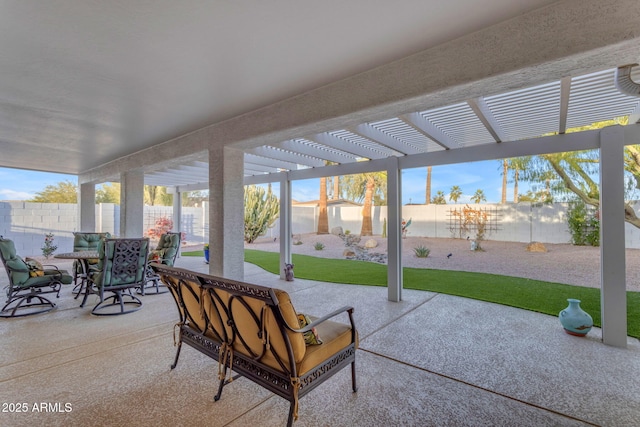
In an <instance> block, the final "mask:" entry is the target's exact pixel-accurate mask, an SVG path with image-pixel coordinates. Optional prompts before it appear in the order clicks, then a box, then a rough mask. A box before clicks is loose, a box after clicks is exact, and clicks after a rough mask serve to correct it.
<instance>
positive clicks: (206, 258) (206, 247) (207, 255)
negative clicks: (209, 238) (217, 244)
mask: <svg viewBox="0 0 640 427" xmlns="http://www.w3.org/2000/svg"><path fill="white" fill-rule="evenodd" d="M204 262H206V263H207V264H209V244H208V243H205V245H204Z"/></svg>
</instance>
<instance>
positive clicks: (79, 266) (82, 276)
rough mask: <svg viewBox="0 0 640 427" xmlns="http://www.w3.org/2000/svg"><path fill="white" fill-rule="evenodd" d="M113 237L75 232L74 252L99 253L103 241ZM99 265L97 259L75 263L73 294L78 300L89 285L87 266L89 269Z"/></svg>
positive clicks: (106, 234)
mask: <svg viewBox="0 0 640 427" xmlns="http://www.w3.org/2000/svg"><path fill="white" fill-rule="evenodd" d="M109 237H111V233H108V232H105V233H89V232H81V231H78V232H75V233H73V251H74V252H80V251H97V250H98V246H99V245H100V242H101V241H102V239H108V238H109ZM96 264H98V260H97V259H90V260H87V261H86V262H82V261H80V260H75V261H73V285H74V287H73V291H72V292H73V293H74V294H75V297H76V298H78V297H79V296H80V295H82V294H83V290H84V287H85V286H86V284H87V274H88V273H89V272H88V271H85V266H88V267H89V268H91V267H93V266H95V265H96Z"/></svg>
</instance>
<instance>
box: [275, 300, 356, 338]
mask: <svg viewBox="0 0 640 427" xmlns="http://www.w3.org/2000/svg"><path fill="white" fill-rule="evenodd" d="M345 312H346V313H348V314H349V321H350V322H351V329H355V327H356V326H355V323H354V322H353V307H348V306H345V307H341V308H339V309H337V310H335V311H333V312H331V313H329V314H327V315H325V316H322V317H320V318H318V319H316V320H314V321H313V322H311V323H309V324H308V325H307V326H305V327H304V328H292V327H291V326H289V325H288V324H286V323H287V322H285V325H286V327H287V329H289V330H290V331H292V332H299V333H304V332H308V331H310V330H311V329H312V328H315V327H316V326H318V325H319V324H320V323H322V322H324V321H326V320H329V319H331V318H332V317H335V316H337V315H338V314H342V313H345Z"/></svg>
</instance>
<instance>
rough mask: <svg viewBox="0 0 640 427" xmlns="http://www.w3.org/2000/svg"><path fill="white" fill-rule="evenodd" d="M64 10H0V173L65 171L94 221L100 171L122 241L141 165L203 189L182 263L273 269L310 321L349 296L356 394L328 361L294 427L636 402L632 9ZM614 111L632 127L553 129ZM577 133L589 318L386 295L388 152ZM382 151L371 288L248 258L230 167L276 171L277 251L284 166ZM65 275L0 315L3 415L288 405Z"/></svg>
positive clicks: (565, 416) (377, 163)
mask: <svg viewBox="0 0 640 427" xmlns="http://www.w3.org/2000/svg"><path fill="white" fill-rule="evenodd" d="M62 3H64V6H65V7H57V6H56V5H54V4H53V2H52V3H46V4H43V3H42V2H35V1H34V2H31V1H20V2H14V3H13V4H11V5H8V6H7V10H6V11H5V12H6V13H3V14H2V18H0V19H2V20H3V23H4V24H5V25H3V26H2V30H0V35H2V36H3V37H2V38H0V39H1V40H2V42H1V44H0V48H1V49H2V53H3V54H2V55H0V64H1V65H2V67H1V68H2V69H3V86H2V89H0V101H1V103H0V108H1V109H0V112H2V115H0V132H1V134H0V150H2V155H1V156H0V166H2V167H10V168H22V169H32V170H41V171H49V172H60V173H69V174H74V175H77V176H78V183H79V188H80V195H79V211H80V223H79V224H78V229H79V230H82V231H94V230H95V228H96V218H95V194H96V185H98V184H100V183H104V182H120V184H121V190H122V191H121V214H120V229H121V230H122V234H123V237H136V236H140V235H142V233H143V227H142V208H143V197H142V194H143V191H144V185H145V184H153V185H167V186H170V187H171V188H173V191H174V193H175V194H176V195H177V196H179V195H180V194H181V193H182V192H184V191H190V190H197V189H208V190H209V194H210V203H211V209H210V214H209V221H208V222H209V235H210V236H211V238H210V244H211V248H212V251H211V263H210V264H209V265H208V266H207V265H204V264H202V262H201V260H198V259H190V258H186V257H183V258H180V259H179V262H178V265H179V266H183V267H186V268H192V269H200V270H202V269H205V270H206V271H208V272H210V273H211V274H214V275H220V276H224V277H228V278H232V279H237V280H245V281H252V282H257V283H260V284H263V285H268V286H271V285H273V286H275V287H279V288H284V289H285V290H287V291H288V292H290V294H291V295H292V298H293V300H294V303H295V305H296V308H298V309H299V310H300V311H303V312H308V313H309V314H321V313H323V312H326V311H329V310H331V309H333V308H336V307H338V306H342V305H345V304H346V305H354V306H355V308H356V325H357V326H358V329H359V332H360V338H361V349H360V350H359V352H358V359H357V364H358V375H359V378H360V390H359V391H358V393H357V394H352V393H351V391H350V388H349V387H348V385H347V382H348V381H349V378H347V375H346V374H344V373H339V374H338V376H337V380H336V381H332V382H330V383H328V384H325V385H323V386H321V387H319V388H318V389H317V390H316V391H314V393H313V394H310V395H309V396H307V397H306V398H305V399H303V400H301V405H300V415H301V419H300V421H298V424H297V425H332V426H333V425H363V426H364V425H367V426H368V425H402V424H404V425H478V424H485V425H531V426H539V425H615V426H618V425H634V423H635V422H636V420H637V419H640V400H638V396H640V390H639V386H638V382H637V381H636V380H635V375H633V373H634V372H638V368H640V346H639V343H638V340H635V339H628V337H627V333H626V331H627V329H626V286H625V275H624V271H625V258H624V249H625V243H624V242H625V235H624V212H623V209H622V208H623V206H624V192H623V190H624V188H623V183H624V180H623V178H624V177H623V168H624V163H623V161H624V147H625V145H629V144H637V143H639V142H640V125H639V124H638V120H639V119H640V101H639V99H640V98H638V97H637V95H638V93H635V94H634V93H633V91H634V90H637V86H636V85H635V83H634V81H635V82H638V81H640V78H639V74H638V67H634V66H632V65H629V64H635V63H637V62H640V25H639V23H640V3H638V2H637V1H635V0H616V1H610V2H607V4H605V5H603V4H602V3H601V2H598V1H574V0H565V1H557V2H552V1H545V0H529V1H525V2H518V3H514V2H511V1H509V0H496V1H494V2H492V3H491V5H487V6H486V8H482V10H479V8H478V7H477V5H476V4H475V2H472V1H464V2H462V3H461V4H460V3H456V4H454V3H447V4H446V5H443V4H442V2H423V1H417V0H416V1H413V0H412V1H408V2H406V4H405V3H402V2H401V3H402V4H401V5H400V6H399V5H398V4H395V3H392V2H389V6H377V8H376V7H374V6H371V4H370V2H368V1H364V0H362V1H358V2H357V7H356V6H354V5H352V6H351V8H348V9H344V10H343V9H341V8H346V6H345V5H343V4H339V5H331V4H329V3H322V4H318V5H315V6H314V10H305V9H299V7H300V6H299V3H298V2H283V3H282V4H280V5H279V6H273V5H267V2H264V3H265V4H262V2H260V4H259V5H258V4H253V5H252V6H251V7H248V6H246V5H244V4H240V3H236V2H234V3H233V4H226V2H210V3H206V2H205V3H202V2H196V1H193V2H190V1H187V2H167V3H164V4H163V5H162V6H160V5H154V6H153V7H152V6H149V4H147V3H144V4H143V3H140V2H135V1H133V2H131V1H128V0H126V1H125V0H117V1H111V2H108V3H104V4H101V5H99V6H98V5H96V4H93V3H87V2H85V1H81V0H68V1H65V2H62ZM222 3H224V4H222ZM256 3H257V2H256ZM222 6H225V7H222ZM94 8H97V9H94ZM334 8H335V9H334ZM372 8H374V9H375V10H374V9H372ZM388 8H391V9H388ZM471 10H474V12H473V13H469V11H471ZM461 11H463V12H464V13H462V12H461ZM369 12H372V13H369ZM265 16H269V17H271V18H272V20H269V19H265ZM391 16H395V17H396V18H397V19H387V17H391ZM463 17H468V18H465V19H469V20H465V19H463ZM210 20H213V21H210ZM317 23H326V25H325V24H323V25H319V26H318V25H316V24H317ZM329 23H334V24H336V25H335V28H337V29H338V30H340V31H338V30H336V31H328V29H329V28H332V26H331V25H329ZM352 25H355V26H352ZM285 28H287V29H289V31H290V33H289V32H283V29H285ZM234 30H236V31H234ZM427 30H428V31H427ZM422 31H425V33H424V34H423V33H422ZM229 34H233V36H234V37H233V39H228V38H225V37H227V36H228V35H229ZM282 34H287V36H286V37H285V36H283V35H282ZM303 35H304V37H303ZM347 35H348V36H347ZM413 35H417V36H413ZM329 36H330V37H329ZM328 37H329V41H328V44H327V45H326V46H328V47H327V48H323V43H324V42H325V41H326V40H327V38H328ZM219 40H228V41H225V43H214V42H213V41H219ZM371 40H375V41H376V43H372V42H371ZM616 72H618V73H621V74H623V75H625V73H626V79H624V78H623V79H622V81H623V83H624V84H623V86H626V87H627V89H628V90H629V91H630V92H631V93H630V94H629V93H627V94H626V95H624V96H622V95H620V92H619V91H617V89H616V85H615V82H614V80H615V79H616V78H615V76H616ZM231 89H235V90H231ZM620 116H626V117H628V119H629V124H628V125H626V126H616V127H609V128H605V129H603V130H593V131H587V132H579V133H567V129H568V128H571V127H574V126H584V125H588V124H590V123H592V122H594V121H599V120H610V119H613V118H616V117H620ZM585 149H595V150H599V153H600V162H601V163H600V167H601V182H600V186H601V188H600V197H601V199H600V202H601V220H602V225H601V227H602V228H601V230H602V234H601V245H602V252H601V269H600V273H601V284H602V286H601V289H602V318H603V329H602V330H599V329H597V330H594V331H593V332H591V333H590V334H589V336H588V338H586V339H578V338H574V337H570V336H568V335H566V334H564V333H563V332H562V330H560V328H558V325H557V319H554V318H553V317H549V316H545V315H539V314H536V313H531V312H526V311H521V310H517V309H513V308H509V307H503V306H495V305H492V304H488V303H483V302H478V301H471V300H465V299H460V298H455V297H450V296H446V295H437V294H433V293H428V292H415V291H409V290H406V289H403V286H402V268H401V262H400V260H401V245H400V238H401V234H400V226H399V224H400V219H401V218H402V216H401V209H402V208H401V200H402V198H401V189H402V179H401V170H402V169H406V168H413V167H426V166H434V165H444V164H452V163H465V162H470V161H476V160H493V159H502V158H509V157H517V156H526V155H536V154H544V153H555V152H562V151H571V150H585ZM327 161H329V162H332V163H336V164H335V165H332V166H326V164H327V163H326V162H327ZM380 170H382V171H386V172H387V175H388V194H389V224H397V225H398V226H397V227H390V228H389V236H388V238H389V246H388V247H389V264H388V266H389V268H388V287H387V288H386V289H384V288H368V287H360V286H352V285H349V286H347V285H339V284H326V283H316V282H308V281H303V280H296V281H295V282H292V283H291V282H285V281H283V280H281V278H280V277H277V276H272V275H269V274H267V273H265V272H263V271H259V270H255V269H254V268H253V267H251V266H247V265H245V263H244V260H243V254H244V247H243V220H242V218H243V216H242V211H243V198H242V194H243V186H244V185H245V184H252V183H266V182H279V183H280V200H281V222H282V224H284V226H282V227H281V235H280V242H281V251H280V256H281V262H282V263H285V262H287V261H289V260H290V259H291V253H290V244H291V242H290V237H291V233H290V230H288V229H287V226H286V224H288V223H289V221H290V215H291V211H290V206H291V205H290V198H291V182H292V181H294V180H296V179H308V178H317V177H322V176H335V175H341V174H349V173H362V172H371V171H380ZM179 199H180V198H179V197H175V198H174V210H175V215H174V223H176V224H179V223H180V204H179ZM64 294H65V295H64V297H63V298H62V299H61V301H60V304H59V305H60V306H59V307H58V309H57V310H55V311H53V312H51V313H48V314H46V315H42V316H33V317H28V318H20V319H10V320H6V321H3V322H0V330H1V331H2V333H1V335H0V336H1V337H2V344H3V349H5V350H4V351H3V353H2V363H1V364H0V372H2V376H1V377H0V378H1V379H0V382H1V383H2V384H3V387H2V391H1V392H0V393H1V394H2V398H3V403H5V404H7V405H9V404H10V403H26V404H27V407H28V411H27V413H15V412H14V413H3V414H2V416H1V418H0V420H1V421H0V423H2V424H5V420H8V421H6V424H7V425H16V426H21V425H33V424H34V423H37V424H47V425H91V424H100V425H131V424H136V425H172V426H173V425H192V424H193V425H197V424H202V423H203V420H206V422H207V423H208V424H211V425H221V426H222V425H238V426H240V425H282V424H283V422H284V419H285V418H286V402H284V401H279V400H278V398H276V397H274V396H271V395H269V394H268V393H266V392H265V391H264V390H262V389H259V388H258V387H256V386H254V385H253V384H252V383H250V382H248V381H243V380H242V379H240V380H238V381H237V382H236V383H235V384H233V385H232V386H231V387H228V389H226V390H225V393H224V394H223V398H222V400H221V401H219V402H217V403H213V394H214V390H213V388H214V387H213V383H214V376H215V374H216V372H217V367H216V366H215V364H213V362H211V361H210V360H209V359H207V358H203V357H200V356H199V355H198V354H196V353H195V352H193V351H184V353H185V354H184V356H183V358H182V360H181V361H180V364H179V365H178V368H177V369H176V370H174V371H169V369H168V366H169V364H170V362H171V360H172V358H173V346H172V344H173V338H172V330H173V325H174V323H175V322H176V320H177V316H176V314H175V308H174V307H173V302H172V301H171V299H170V297H169V296H168V295H164V296H155V297H151V296H149V297H147V298H146V300H145V306H144V309H143V310H140V311H139V312H136V313H133V314H130V315H127V316H117V317H114V318H110V319H98V318H94V317H92V316H90V315H89V313H88V311H87V310H83V309H80V308H79V307H77V301H75V300H73V299H71V298H70V296H69V292H64ZM153 298H155V299H153ZM603 342H604V344H607V345H603ZM41 403H44V404H45V405H44V406H43V408H46V409H44V410H43V411H40V412H38V411H36V410H34V404H37V405H40V404H41ZM67 403H69V404H70V405H71V410H70V411H69V410H67V407H66V406H65V404H67ZM38 407H39V406H38ZM3 409H4V408H3ZM7 409H9V407H8V406H7Z"/></svg>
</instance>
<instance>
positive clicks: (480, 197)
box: [471, 188, 487, 204]
mask: <svg viewBox="0 0 640 427" xmlns="http://www.w3.org/2000/svg"><path fill="white" fill-rule="evenodd" d="M471 201H472V202H473V203H476V204H478V203H482V202H486V201H487V197H486V196H485V195H484V191H483V190H482V189H480V188H478V189H477V190H476V192H475V193H474V195H473V196H471Z"/></svg>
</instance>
